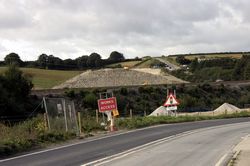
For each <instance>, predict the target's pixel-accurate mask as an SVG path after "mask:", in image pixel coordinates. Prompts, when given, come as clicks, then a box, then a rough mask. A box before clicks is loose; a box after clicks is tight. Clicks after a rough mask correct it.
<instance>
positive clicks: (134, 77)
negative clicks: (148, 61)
mask: <svg viewBox="0 0 250 166" xmlns="http://www.w3.org/2000/svg"><path fill="white" fill-rule="evenodd" d="M149 70H150V71H149ZM152 70H154V69H148V70H144V71H143V72H142V71H140V70H132V69H131V70H126V69H101V70H89V71H86V72H84V73H82V74H80V75H79V76H76V77H74V78H72V79H70V80H68V81H66V82H65V83H63V84H61V85H59V86H56V87H54V88H53V89H62V88H87V87H119V86H138V85H160V84H172V83H174V84H178V83H185V81H182V80H180V79H178V78H176V77H174V76H171V75H161V74H160V73H159V72H158V73H157V72H155V71H152ZM152 72H153V73H154V74H152Z"/></svg>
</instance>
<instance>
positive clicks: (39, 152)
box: [0, 124, 171, 163]
mask: <svg viewBox="0 0 250 166" xmlns="http://www.w3.org/2000/svg"><path fill="white" fill-rule="evenodd" d="M168 125H171V124H161V125H156V126H150V127H147V128H141V129H135V130H131V131H126V132H122V133H117V134H112V135H107V136H103V137H100V138H95V139H91V140H85V141H83V142H77V143H73V144H69V145H64V146H60V147H56V148H51V149H47V150H41V151H38V152H33V153H29V154H24V155H20V156H16V157H11V158H7V159H3V160H0V163H2V162H5V161H10V160H14V159H19V158H23V157H27V156H32V155H36V154H41V153H45V152H49V151H53V150H58V149H62V148H67V147H71V146H75V145H80V144H85V143H88V142H93V141H97V140H101V139H104V138H109V137H113V136H119V135H123V134H127V133H132V132H136V131H140V130H146V129H150V128H155V127H160V126H168Z"/></svg>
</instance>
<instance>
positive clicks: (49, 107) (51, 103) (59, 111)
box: [43, 98, 79, 133]
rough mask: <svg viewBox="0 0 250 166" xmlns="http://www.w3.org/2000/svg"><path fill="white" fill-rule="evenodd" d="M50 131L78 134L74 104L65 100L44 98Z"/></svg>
mask: <svg viewBox="0 0 250 166" xmlns="http://www.w3.org/2000/svg"><path fill="white" fill-rule="evenodd" d="M43 101H44V106H45V111H46V114H47V122H48V128H49V130H50V131H66V132H76V133H77V132H78V131H79V130H78V125H77V117H76V110H75V106H74V102H73V101H70V100H68V99H64V98H43Z"/></svg>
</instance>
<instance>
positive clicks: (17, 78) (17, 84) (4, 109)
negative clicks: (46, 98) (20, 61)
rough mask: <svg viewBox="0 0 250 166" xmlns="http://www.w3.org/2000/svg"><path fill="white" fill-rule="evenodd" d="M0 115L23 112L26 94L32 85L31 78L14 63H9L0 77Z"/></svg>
mask: <svg viewBox="0 0 250 166" xmlns="http://www.w3.org/2000/svg"><path fill="white" fill-rule="evenodd" d="M0 87H1V88H0V89H1V90H0V91H1V95H0V110H1V111H0V115H5V116H9V115H21V114H25V112H26V111H27V110H26V105H27V103H28V102H27V100H28V95H29V93H30V91H31V89H32V87H33V84H32V82H31V79H30V78H29V77H27V76H25V75H24V74H23V73H22V71H21V70H19V69H18V68H17V67H16V66H15V65H10V66H9V68H8V69H7V71H6V72H5V73H4V75H3V76H1V77H0Z"/></svg>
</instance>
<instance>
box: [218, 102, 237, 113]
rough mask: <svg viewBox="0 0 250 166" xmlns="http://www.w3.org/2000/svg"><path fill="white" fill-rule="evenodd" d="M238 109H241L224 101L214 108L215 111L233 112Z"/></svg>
mask: <svg viewBox="0 0 250 166" xmlns="http://www.w3.org/2000/svg"><path fill="white" fill-rule="evenodd" d="M239 111H241V109H239V108H238V107H236V106H234V105H232V104H228V103H224V104H222V105H221V106H220V107H218V108H217V109H215V110H214V112H215V113H235V112H239Z"/></svg>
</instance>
